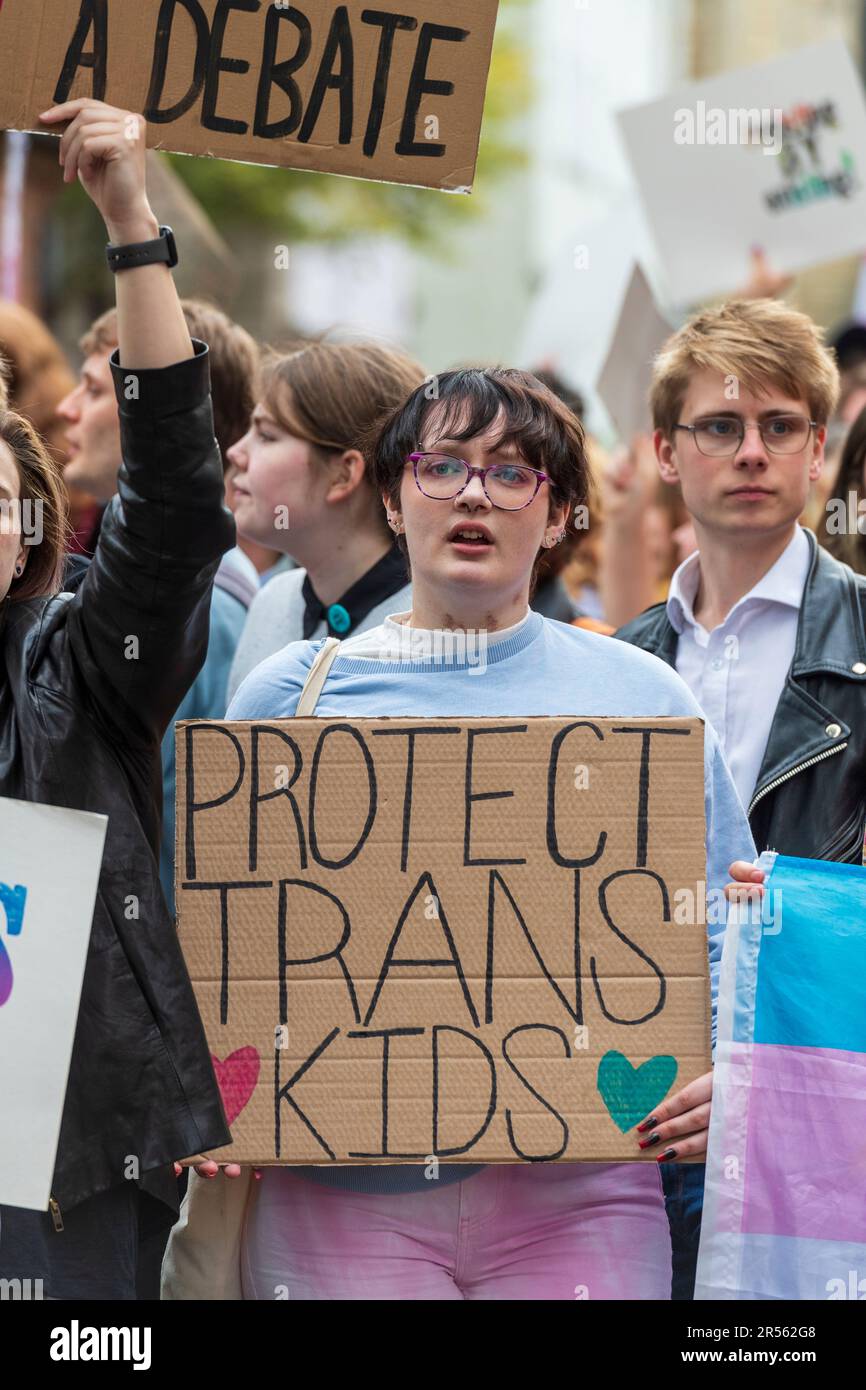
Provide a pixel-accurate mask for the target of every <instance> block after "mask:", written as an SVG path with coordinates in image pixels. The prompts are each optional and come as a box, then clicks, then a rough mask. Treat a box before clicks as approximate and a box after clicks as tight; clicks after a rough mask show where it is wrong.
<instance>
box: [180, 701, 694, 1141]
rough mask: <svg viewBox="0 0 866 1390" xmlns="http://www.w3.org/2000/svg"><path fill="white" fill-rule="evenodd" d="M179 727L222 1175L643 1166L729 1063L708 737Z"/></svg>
mask: <svg viewBox="0 0 866 1390" xmlns="http://www.w3.org/2000/svg"><path fill="white" fill-rule="evenodd" d="M177 728H178V732H177V773H178V783H177V785H178V814H177V827H178V837H177V839H178V844H177V868H176V875H177V878H176V890H177V892H176V896H177V904H178V914H179V920H178V924H179V930H180V937H181V943H182V946H183V950H184V954H185V957H186V960H187V964H188V966H189V970H190V975H191V977H192V980H193V984H194V986H195V991H196V996H197V999H198V1003H199V1008H200V1009H201V1013H202V1018H203V1020H204V1024H205V1028H206V1031H207V1036H208V1040H209V1044H210V1049H211V1053H212V1056H213V1059H214V1067H215V1070H216V1074H217V1077H218V1080H219V1083H220V1087H221V1090H222V1095H223V1100H224V1103H225V1108H226V1114H227V1118H228V1120H229V1123H230V1125H231V1129H232V1138H233V1143H232V1146H231V1148H223V1149H221V1150H219V1151H217V1152H218V1154H219V1157H220V1158H221V1160H222V1161H224V1162H228V1161H239V1162H245V1163H338V1164H347V1163H371V1162H373V1163H375V1162H401V1161H405V1162H422V1163H424V1162H432V1161H433V1160H434V1159H441V1160H443V1161H449V1162H467V1163H478V1162H486V1163H490V1162H512V1163H513V1162H515V1161H519V1160H523V1159H542V1158H543V1159H550V1160H553V1159H592V1160H602V1159H630V1158H636V1157H637V1156H638V1151H637V1146H636V1144H635V1142H634V1138H635V1137H634V1134H633V1133H631V1134H629V1133H628V1132H627V1131H629V1130H631V1129H633V1126H634V1125H635V1124H637V1123H638V1122H639V1121H640V1120H641V1119H643V1118H644V1117H645V1116H646V1115H648V1114H649V1113H650V1112H651V1110H652V1108H653V1106H655V1105H657V1104H658V1103H659V1102H660V1101H661V1100H662V1099H663V1097H664V1096H665V1095H666V1094H668V1092H669V1091H670V1090H671V1089H672V1088H674V1089H677V1088H679V1087H680V1086H681V1085H685V1084H686V1083H687V1082H688V1081H690V1080H693V1079H694V1078H695V1077H697V1076H699V1075H701V1074H702V1073H703V1072H705V1071H707V1070H708V1069H709V1065H710V1051H709V1024H710V1002H709V982H708V965H707V938H706V925H705V920H704V918H703V915H702V912H701V908H700V902H701V885H702V884H703V880H704V875H705V849H704V762H703V726H702V724H701V722H700V720H692V719H657V720H653V719H593V720H590V719H549V718H533V719H524V720H521V719H449V720H437V719H427V720H418V719H406V720H403V719H380V720H377V719H358V720H353V721H351V722H349V721H345V720H336V719H314V718H311V719H293V720H284V721H275V722H273V723H254V724H251V723H246V722H231V723H221V724H218V723H211V722H206V721H192V722H186V723H181V724H179V725H178V726H177ZM684 895H685V897H684ZM688 902H691V903H692V910H691V911H688V910H686V911H683V904H684V903H688ZM695 905H696V910H695Z"/></svg>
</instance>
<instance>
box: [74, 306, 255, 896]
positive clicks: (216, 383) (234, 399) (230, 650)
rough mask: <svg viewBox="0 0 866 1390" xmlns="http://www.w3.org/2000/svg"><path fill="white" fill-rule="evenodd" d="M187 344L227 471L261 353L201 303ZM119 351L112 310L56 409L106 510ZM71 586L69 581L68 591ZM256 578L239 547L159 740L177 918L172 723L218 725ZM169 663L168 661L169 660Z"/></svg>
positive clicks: (113, 467) (219, 582) (116, 424)
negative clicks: (199, 369)
mask: <svg viewBox="0 0 866 1390" xmlns="http://www.w3.org/2000/svg"><path fill="white" fill-rule="evenodd" d="M181 308H182V310H183V316H184V319H185V321H186V326H187V328H188V330H189V333H190V336H191V337H192V338H195V339H197V340H198V341H199V342H203V343H207V345H208V360H209V362H210V378H211V395H212V400H213V412H214V433H215V435H216V440H217V443H218V444H219V447H220V453H221V456H222V459H223V464H224V465H225V460H226V458H227V456H228V452H229V448H230V446H231V445H232V444H233V443H234V442H235V440H237V439H239V438H240V436H241V435H242V434H243V433H244V431H245V430H246V427H247V421H248V419H249V416H250V412H251V410H252V408H253V405H254V404H255V399H256V382H257V372H258V366H259V355H258V348H257V346H256V344H255V342H254V340H253V339H252V338H251V337H250V335H249V333H247V331H246V329H245V328H242V327H241V326H240V324H237V323H233V322H232V320H231V319H229V318H227V317H226V315H225V314H224V313H223V312H222V311H221V310H220V309H216V308H214V307H213V306H212V305H210V304H205V303H203V302H202V301H200V300H192V299H186V300H181ZM116 347H117V310H116V309H109V310H108V311H107V312H106V313H104V314H103V315H102V316H101V317H100V318H98V319H97V320H96V321H95V323H93V324H92V325H91V327H90V328H89V329H88V331H87V333H85V335H84V337H83V338H82V340H81V351H82V352H83V354H84V359H85V360H84V363H83V366H82V368H81V380H80V382H79V384H78V386H77V387H75V389H74V390H73V391H71V392H70V393H69V395H68V396H67V397H66V399H65V400H63V401H61V403H60V407H59V410H60V415H61V417H62V419H63V420H64V421H66V424H67V426H68V431H67V441H68V449H69V457H70V462H69V465H68V467H67V470H66V477H67V479H72V480H73V481H78V482H81V483H82V484H83V485H84V486H86V487H88V488H89V489H91V491H92V492H93V493H94V494H95V495H96V496H97V497H98V498H100V500H101V501H102V502H103V503H107V502H108V501H109V500H110V499H111V498H112V497H113V496H114V495H115V493H116V492H117V481H118V478H117V475H118V470H119V468H120V417H119V414H118V410H117V401H116V399H115V394H114V385H113V381H112V376H111V355H112V353H113V352H114V350H115V348H116ZM76 583H77V580H76V578H75V577H74V576H73V577H70V576H69V575H67V584H66V587H67V588H69V589H74V588H75V587H76ZM258 587H259V579H258V573H257V571H256V569H255V566H254V565H253V563H252V561H251V560H250V559H249V558H248V557H247V556H246V555H244V553H243V551H241V550H240V549H239V548H238V547H235V548H234V549H233V550H230V551H229V552H228V554H226V555H224V556H223V559H222V561H221V563H220V567H219V569H218V570H217V575H216V581H215V585H214V590H213V598H212V600H211V611H210V640H209V643H208V651H207V659H206V661H205V663H204V665H203V666H202V668H201V670H200V671H199V673H198V675H197V676H196V679H195V681H194V682H193V684H192V685H191V686H190V688H189V690H188V691H187V693H186V695H185V696H184V699H183V701H182V703H181V705H180V707H179V708H178V710H177V712H176V713H175V716H174V720H173V721H172V724H171V725H170V726H169V728H168V730H167V731H166V734H165V738H164V740H163V749H162V758H163V828H162V857H161V864H160V877H161V880H162V886H163V889H164V891H165V895H166V899H167V901H168V904H169V907H170V908H171V910H172V911H173V910H174V799H175V758H174V723H175V722H176V721H177V720H179V719H221V718H222V717H223V715H224V714H225V712H226V706H227V703H228V701H227V697H226V686H227V683H228V676H229V670H230V668H231V663H232V660H233V658H234V654H235V648H236V647H237V644H238V640H239V638H240V635H241V631H242V629H243V626H244V622H245V620H246V615H247V609H248V608H249V606H250V604H251V603H252V601H253V599H254V597H255V595H256V593H257V592H258ZM166 659H167V660H168V659H170V655H169V654H167V656H166Z"/></svg>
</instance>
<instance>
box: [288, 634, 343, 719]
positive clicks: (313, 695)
mask: <svg viewBox="0 0 866 1390" xmlns="http://www.w3.org/2000/svg"><path fill="white" fill-rule="evenodd" d="M339 650H340V639H339V637H327V638H326V639H325V641H324V643H323V645H322V647H321V648H320V650H319V651H318V652H317V653H316V659H315V661H314V662H313V664H312V666H311V667H310V669H309V672H308V673H307V679H306V680H305V681H304V685H303V689H302V690H301V695H300V698H299V700H298V708H297V709H296V710H295V717H296V718H297V716H298V715H305V714H313V713H315V709H316V705H317V704H318V702H319V696H320V695H321V693H322V686H323V685H324V684H325V681H326V680H327V679H328V672H329V671H330V669H331V664H332V662H333V660H334V657H335V656H336V655H337V653H338V651H339Z"/></svg>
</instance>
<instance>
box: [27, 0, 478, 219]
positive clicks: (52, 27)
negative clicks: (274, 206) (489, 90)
mask: <svg viewBox="0 0 866 1390" xmlns="http://www.w3.org/2000/svg"><path fill="white" fill-rule="evenodd" d="M497 8H498V0H412V3H411V4H408V5H404V4H400V5H397V6H394V7H388V8H386V9H381V10H380V9H375V8H371V7H370V6H369V5H367V4H366V3H364V0H349V3H348V4H345V5H336V4H334V3H332V2H331V0H301V3H300V4H298V5H290V4H288V3H286V4H278V3H265V0H3V3H2V6H0V127H4V128H6V129H15V130H39V129H40V123H39V119H38V117H39V113H40V112H41V111H44V110H46V108H47V107H49V106H52V105H54V104H55V103H58V102H61V101H68V100H72V99H73V98H75V97H81V96H92V97H96V98H98V99H99V100H103V101H107V102H109V103H111V104H112V105H115V106H120V107H122V108H124V109H127V110H131V111H140V112H142V113H143V114H144V115H145V116H146V118H147V120H148V132H149V135H148V143H149V144H151V145H153V146H155V147H156V148H158V149H164V150H173V151H176V152H179V153H181V154H198V155H215V156H218V157H219V158H221V159H236V160H242V161H245V162H247V163H251V164H278V165H287V166H289V167H291V168H295V169H317V170H321V171H323V172H326V173H332V174H349V175H353V176H355V177H356V178H366V179H379V180H383V181H385V182H388V183H407V184H419V185H423V186H424V187H429V188H441V189H445V190H448V191H450V192H468V191H469V189H470V188H471V185H472V180H473V177H474V173H475V161H476V157H477V153H478V138H479V132H480V128H481V115H482V108H483V105H484V91H485V87H486V83H487V72H488V68H489V65H490V52H491V47H492V43H493V30H494V26H495V23H496V12H497ZM43 129H44V128H43Z"/></svg>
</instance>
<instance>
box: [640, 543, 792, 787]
mask: <svg viewBox="0 0 866 1390" xmlns="http://www.w3.org/2000/svg"><path fill="white" fill-rule="evenodd" d="M809 561H810V550H809V541H808V538H807V536H806V533H805V531H804V530H803V528H802V527H801V526H798V527H797V529H796V531H795V532H794V535H793V537H792V539H791V541H790V543H789V544H788V545H787V546H786V547H785V549H784V550H783V551H782V554H781V555H780V556H779V558H778V560H777V561H776V563H775V564H774V565H773V566H772V568H771V569H769V570H768V571H767V573H766V574H765V575H764V577H763V579H760V580H759V581H758V583H757V584H756V585H755V587H754V588H753V589H750V590H749V592H748V593H747V594H745V595H744V596H743V598H741V599H740V600H739V602H737V603H735V604H734V606H733V608H732V609H731V611H730V612H729V613H728V615H727V617H726V618H725V620H724V622H723V623H720V624H719V626H718V627H714V628H713V630H712V632H707V630H706V628H704V627H702V626H701V624H700V623H699V622H697V621H696V619H695V616H694V612H693V604H694V601H695V597H696V595H697V591H698V581H699V578H700V553H699V552H697V551H696V552H695V553H694V554H693V555H690V556H689V557H688V559H687V560H684V561H683V563H682V564H681V565H680V566H679V568H678V569H677V570H676V572H675V573H674V576H673V578H672V580H671V587H670V593H669V594H668V601H667V614H668V618H669V619H670V622H671V625H672V626H673V628H674V629H675V630H676V632H677V633H678V634H679V641H678V642H677V658H676V669H677V671H678V673H679V675H681V676H682V678H683V680H684V681H685V682H686V684H687V685H688V686H689V687H690V689H691V691H692V693H693V694H694V696H695V698H696V700H697V701H698V703H699V704H700V705H701V706H702V708H703V710H704V713H705V714H706V716H707V718H708V719H709V720H710V722H711V724H712V725H713V727H714V728H715V731H716V733H717V734H718V736H719V741H720V743H721V745H722V751H723V752H724V755H725V760H726V762H727V764H728V767H729V768H730V769H731V775H732V776H733V779H734V784H735V786H736V788H737V791H738V792H739V794H740V800H741V801H742V803H743V805H744V806H745V807H746V808H748V805H749V802H750V801H751V799H752V794H753V792H754V790H755V786H756V783H757V780H758V773H759V771H760V768H761V763H762V761H763V758H764V752H765V750H766V747H767V739H768V738H769V735H770V726H771V725H772V722H773V716H774V715H775V713H776V705H777V704H778V702H779V696H780V695H781V693H782V690H783V688H784V685H785V679H786V677H787V674H788V670H789V668H790V666H791V662H792V660H793V657H794V647H795V645H796V640H797V623H798V621H799V615H800V604H801V602H802V599H803V589H804V588H805V584H806V577H807V575H808V573H809Z"/></svg>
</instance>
